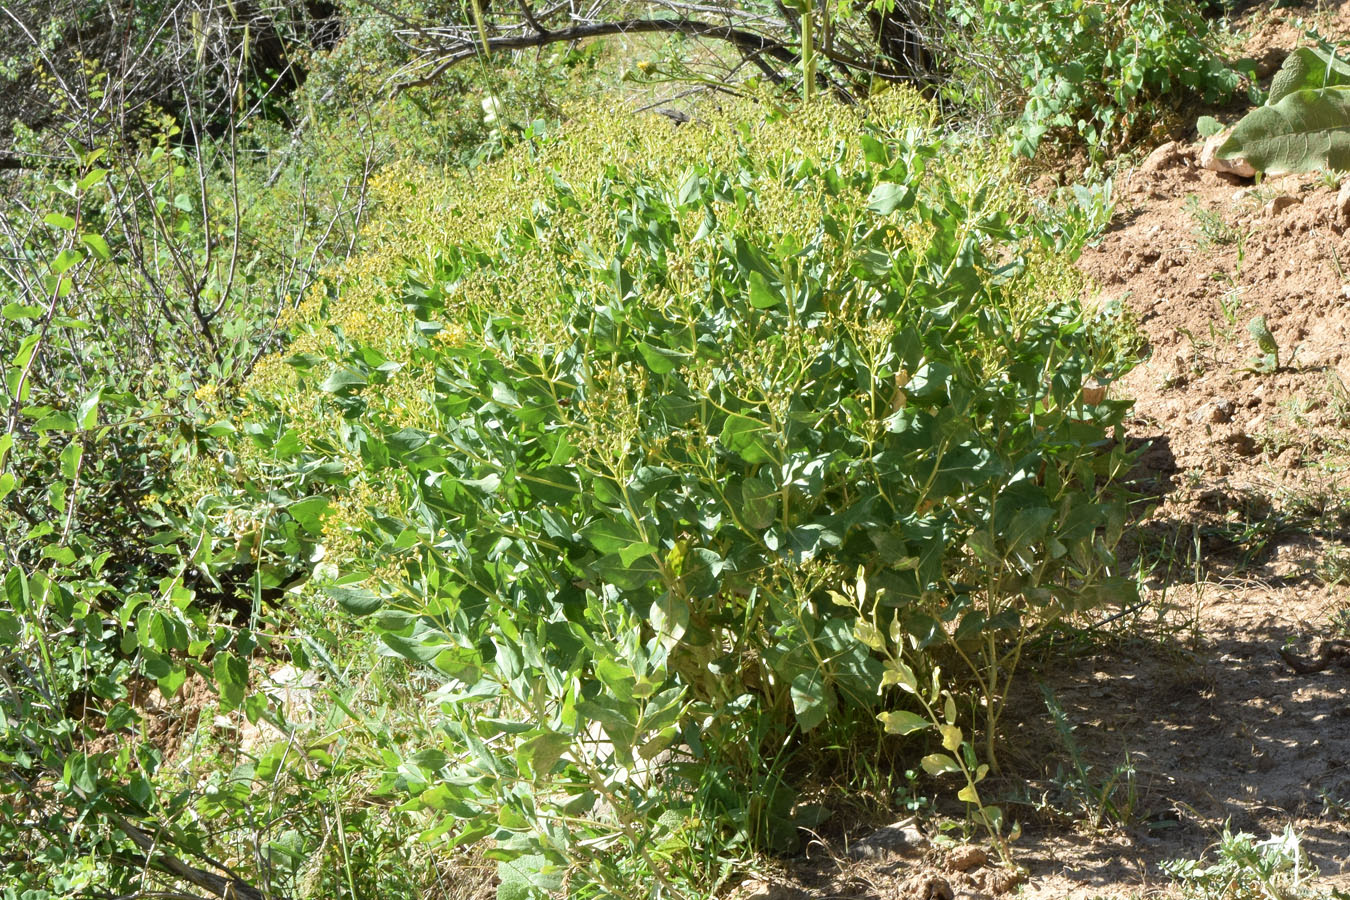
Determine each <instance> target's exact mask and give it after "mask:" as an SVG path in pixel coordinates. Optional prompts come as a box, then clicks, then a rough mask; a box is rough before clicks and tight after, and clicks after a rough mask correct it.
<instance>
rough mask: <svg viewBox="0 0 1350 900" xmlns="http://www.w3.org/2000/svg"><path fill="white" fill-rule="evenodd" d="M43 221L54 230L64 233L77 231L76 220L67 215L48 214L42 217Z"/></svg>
mask: <svg viewBox="0 0 1350 900" xmlns="http://www.w3.org/2000/svg"><path fill="white" fill-rule="evenodd" d="M42 221H44V222H46V223H47V224H48V225H50V226H52V227H53V228H60V229H62V230H63V231H74V230H75V220H74V219H72V218H71V217H70V216H68V215H66V214H65V213H58V212H52V213H47V215H45V216H43V217H42Z"/></svg>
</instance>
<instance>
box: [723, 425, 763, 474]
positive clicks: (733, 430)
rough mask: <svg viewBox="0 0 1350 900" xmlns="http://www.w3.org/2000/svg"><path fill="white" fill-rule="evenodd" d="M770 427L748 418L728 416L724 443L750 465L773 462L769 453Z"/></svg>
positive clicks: (724, 431)
mask: <svg viewBox="0 0 1350 900" xmlns="http://www.w3.org/2000/svg"><path fill="white" fill-rule="evenodd" d="M770 434H771V432H770V431H769V426H767V425H765V424H764V423H763V422H756V421H755V420H754V419H751V418H749V417H748V416H742V415H738V414H733V415H730V416H727V421H726V424H724V425H723V426H722V443H723V444H725V445H726V446H727V448H728V449H730V450H732V451H734V452H735V453H736V454H737V455H739V456H740V457H741V459H743V460H745V461H746V462H748V463H765V462H773V455H772V454H771V453H770V452H769V435H770Z"/></svg>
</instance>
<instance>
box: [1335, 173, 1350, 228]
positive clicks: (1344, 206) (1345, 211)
mask: <svg viewBox="0 0 1350 900" xmlns="http://www.w3.org/2000/svg"><path fill="white" fill-rule="evenodd" d="M1336 210H1337V212H1339V213H1340V214H1341V219H1342V220H1343V221H1346V222H1350V181H1347V182H1345V184H1342V185H1341V189H1340V191H1339V192H1338V193H1337V194H1336Z"/></svg>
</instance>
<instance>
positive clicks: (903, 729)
mask: <svg viewBox="0 0 1350 900" xmlns="http://www.w3.org/2000/svg"><path fill="white" fill-rule="evenodd" d="M877 718H878V719H880V720H881V723H882V724H883V725H885V726H886V733H887V734H913V733H914V732H916V731H922V730H923V729H925V728H927V727H928V720H927V719H925V718H924V717H923V716H920V715H916V714H915V713H912V712H908V711H906V710H903V709H900V710H895V711H893V712H884V713H881V714H880V715H879V716H877Z"/></svg>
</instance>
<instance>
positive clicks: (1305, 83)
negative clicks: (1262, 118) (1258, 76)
mask: <svg viewBox="0 0 1350 900" xmlns="http://www.w3.org/2000/svg"><path fill="white" fill-rule="evenodd" d="M1342 84H1350V66H1348V65H1346V64H1345V63H1344V62H1342V61H1341V60H1339V59H1336V58H1335V57H1333V56H1331V55H1330V54H1327V53H1324V52H1322V51H1321V50H1314V49H1313V48H1311V47H1300V48H1298V49H1297V50H1295V51H1294V52H1293V53H1290V54H1289V55H1288V56H1286V57H1285V59H1284V65H1282V66H1280V71H1279V72H1276V73H1275V77H1274V78H1273V79H1271V82H1270V94H1269V96H1267V97H1266V106H1274V105H1275V104H1277V103H1279V102H1280V101H1281V100H1283V99H1284V98H1285V97H1287V96H1289V95H1290V94H1292V93H1294V92H1295V91H1301V90H1305V89H1307V88H1314V89H1317V88H1325V87H1333V86H1335V85H1342Z"/></svg>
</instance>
